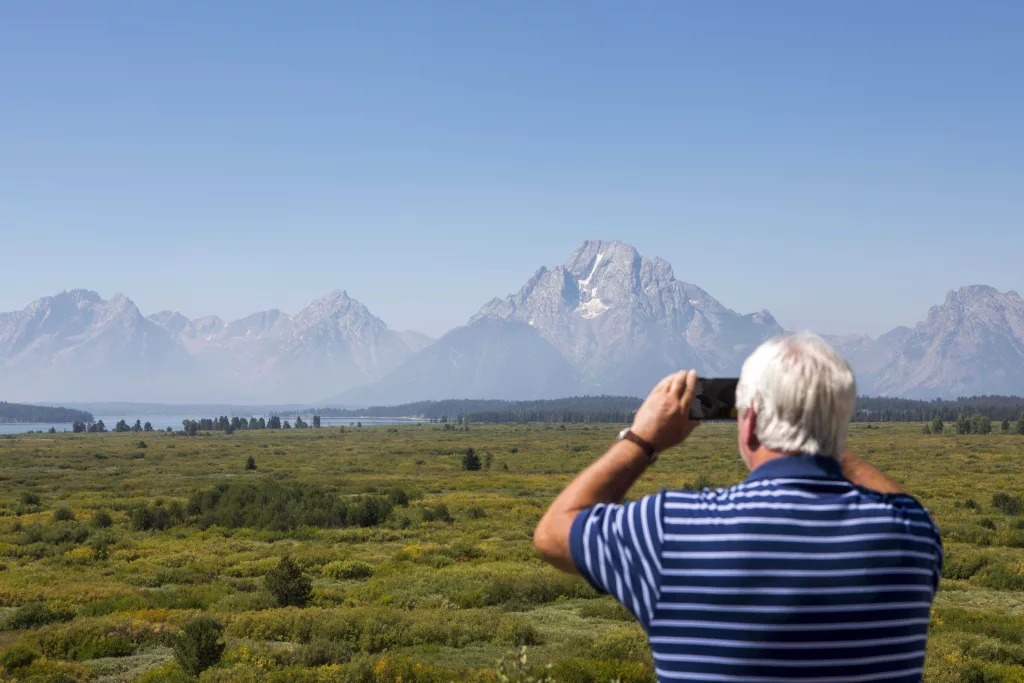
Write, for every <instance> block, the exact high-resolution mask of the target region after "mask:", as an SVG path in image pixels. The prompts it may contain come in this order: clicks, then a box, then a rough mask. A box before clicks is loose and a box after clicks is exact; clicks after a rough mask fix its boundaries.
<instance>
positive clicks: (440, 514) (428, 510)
mask: <svg viewBox="0 0 1024 683" xmlns="http://www.w3.org/2000/svg"><path fill="white" fill-rule="evenodd" d="M421 510H422V512H423V521H424V522H448V523H449V524H450V523H451V522H454V521H455V520H454V519H453V518H452V513H450V512H448V506H447V505H445V504H443V503H440V504H438V505H434V506H433V507H428V506H426V505H425V506H423V507H422V508H421Z"/></svg>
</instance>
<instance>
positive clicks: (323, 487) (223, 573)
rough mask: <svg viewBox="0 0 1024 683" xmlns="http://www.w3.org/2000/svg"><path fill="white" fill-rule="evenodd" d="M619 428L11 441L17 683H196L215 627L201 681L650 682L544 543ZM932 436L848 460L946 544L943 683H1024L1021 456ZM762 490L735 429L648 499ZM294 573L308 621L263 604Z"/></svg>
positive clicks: (1005, 438) (398, 429)
mask: <svg viewBox="0 0 1024 683" xmlns="http://www.w3.org/2000/svg"><path fill="white" fill-rule="evenodd" d="M617 430H618V427H617V426H613V425H599V426H583V425H569V426H566V427H564V428H562V427H561V426H559V425H509V426H471V427H470V428H469V430H468V431H444V430H442V429H441V426H440V425H430V424H421V425H401V426H391V427H363V428H354V427H344V428H343V431H342V429H339V428H338V427H330V428H321V429H305V430H290V431H275V432H269V431H268V432H255V433H254V432H236V433H234V434H230V435H225V434H222V433H212V434H210V435H205V434H201V435H199V436H195V437H183V436H172V435H169V434H163V433H146V434H76V435H72V434H58V435H47V434H39V435H35V434H34V435H16V436H13V435H12V436H8V437H0V651H2V652H0V664H2V665H3V667H4V668H3V669H0V680H38V681H59V680H67V681H79V680H81V681H110V682H114V681H136V680H137V681H176V680H181V681H184V680H190V679H189V678H188V677H187V676H186V675H185V673H184V672H183V671H182V670H181V669H180V668H179V666H178V665H177V664H176V662H175V658H174V655H173V651H172V649H171V646H172V645H173V643H174V642H175V638H176V634H177V633H178V631H179V630H180V628H181V627H182V626H183V625H184V624H185V623H186V622H187V621H188V620H189V619H191V618H193V617H195V616H196V615H199V614H207V615H210V616H212V617H214V618H216V619H217V620H218V621H219V622H220V623H221V624H223V626H224V627H225V630H224V641H225V642H226V649H225V651H224V653H223V658H222V659H221V661H220V663H218V664H216V665H215V666H213V667H212V668H209V669H207V670H206V671H205V672H203V673H202V675H201V677H200V679H201V680H202V681H224V682H228V681H392V680H399V679H400V680H402V681H404V682H405V683H409V682H415V681H449V680H481V681H484V680H496V679H497V674H496V663H497V662H498V660H506V665H505V666H506V668H508V667H512V668H515V665H513V664H510V663H509V660H510V658H513V657H514V655H515V654H516V653H517V650H518V648H519V646H520V645H523V644H525V645H526V646H527V649H526V655H527V664H526V668H528V669H535V670H536V672H537V673H542V672H543V667H545V666H546V665H551V669H550V671H549V674H550V675H551V676H552V677H553V678H554V679H556V680H558V681H563V682H565V683H575V682H584V681H587V682H589V681H608V680H612V679H616V678H618V679H620V680H622V681H623V682H630V681H650V680H653V675H652V669H651V663H650V659H649V657H650V655H649V652H648V649H647V646H646V643H645V641H644V637H643V633H642V631H641V630H640V629H639V627H638V626H636V625H635V624H634V623H633V622H632V619H631V617H630V616H629V615H628V614H627V613H626V612H625V611H624V610H623V609H621V608H620V607H618V606H617V605H616V604H615V603H614V602H612V601H611V600H610V599H608V598H606V597H598V596H597V595H596V594H595V593H594V592H593V591H592V590H591V589H590V588H589V587H587V586H586V585H585V583H584V582H583V581H582V579H578V578H574V577H568V576H564V575H560V574H558V573H557V572H555V571H553V570H550V569H549V568H547V567H546V566H545V565H544V564H543V563H541V562H540V561H539V560H538V559H537V557H536V556H535V554H534V552H533V550H532V547H531V543H530V538H531V534H532V530H533V527H534V525H535V524H536V522H537V520H538V519H539V518H540V515H541V514H542V513H543V511H544V509H545V507H546V505H547V503H548V502H549V501H550V500H551V499H552V497H553V496H554V495H555V494H556V493H557V491H558V490H559V489H560V487H562V486H563V485H564V484H565V483H566V482H567V481H568V480H569V478H570V477H571V475H572V474H573V473H575V472H577V471H578V470H580V469H581V468H582V467H584V466H585V465H586V464H587V463H589V462H590V461H591V460H593V459H594V458H595V457H596V456H597V455H599V454H600V453H601V452H602V451H603V449H604V448H605V447H606V446H607V445H608V444H609V443H610V442H611V439H612V438H613V437H614V435H615V433H616V431H617ZM920 432H921V425H915V424H896V423H888V424H883V425H865V424H855V425H853V427H852V431H851V446H852V447H853V448H854V449H855V450H856V451H857V452H858V453H860V454H861V455H863V456H864V457H865V458H867V459H868V460H869V461H871V462H873V463H874V464H876V465H877V466H879V467H880V468H881V469H882V470H883V471H885V472H886V473H887V474H889V475H890V476H891V477H893V478H894V479H896V480H897V481H899V482H901V483H902V484H903V486H904V487H905V488H906V489H907V490H908V491H910V492H911V493H913V494H915V495H917V496H918V497H919V498H920V499H921V500H922V501H923V502H924V504H925V505H926V506H927V507H928V508H929V510H931V511H932V513H933V515H934V516H935V517H936V519H937V521H938V523H939V526H940V527H941V528H942V530H943V533H944V537H945V544H946V567H945V571H944V574H945V577H946V578H945V579H944V580H943V582H942V587H941V590H940V593H939V596H938V598H937V600H936V608H935V611H934V613H933V623H932V635H931V639H930V645H929V657H928V663H927V670H926V676H925V680H926V681H934V682H939V681H943V682H945V681H986V682H989V681H1018V682H1019V681H1024V503H1022V502H1021V500H1022V499H1021V495H1022V493H1024V437H1021V436H1013V435H1002V434H991V435H985V436H954V435H950V434H944V435H924V434H921V433H920ZM140 440H143V441H144V442H145V445H144V447H143V445H142V444H140V443H139V442H140ZM467 449H473V452H474V455H475V456H477V457H478V458H479V462H480V469H479V470H475V471H467V470H466V469H464V468H463V460H464V456H465V454H466V451H467ZM249 458H252V462H251V463H248V464H249V465H251V466H255V469H247V461H248V460H249ZM471 460H472V459H471ZM744 476H745V472H744V469H743V466H742V463H741V462H740V459H739V457H738V456H737V454H736V449H735V427H733V426H731V425H724V424H719V425H705V426H703V427H701V428H700V429H698V430H697V432H696V433H695V434H694V436H693V437H692V439H691V440H690V441H689V442H688V443H687V444H686V445H685V446H684V447H683V448H679V449H675V450H673V451H671V452H669V453H666V454H665V455H664V456H663V457H662V459H661V460H660V461H659V463H658V466H657V467H655V468H654V469H653V470H651V471H650V472H649V473H648V474H647V475H646V476H645V477H644V479H643V480H642V481H641V482H640V483H639V484H638V486H637V487H636V489H635V490H634V492H633V494H634V495H640V494H645V493H649V492H653V491H656V490H658V489H659V488H661V487H663V486H664V487H669V488H673V487H679V488H683V487H695V486H699V487H703V486H727V485H730V484H732V483H735V482H736V481H738V480H740V479H742V478H743V477H744ZM285 556H287V557H289V558H291V559H292V560H294V562H295V563H296V564H297V565H298V566H299V567H300V568H301V570H302V572H303V573H304V574H305V576H306V577H308V578H309V579H310V580H311V583H312V586H311V595H310V597H309V599H308V602H307V603H306V606H304V607H294V606H293V607H280V606H278V603H277V601H276V599H275V596H274V595H273V594H272V593H271V592H269V591H268V589H267V587H266V586H265V583H264V576H265V575H266V574H267V573H268V571H271V570H272V569H274V568H275V567H277V565H278V563H279V561H280V558H282V557H285ZM4 677H6V678H4Z"/></svg>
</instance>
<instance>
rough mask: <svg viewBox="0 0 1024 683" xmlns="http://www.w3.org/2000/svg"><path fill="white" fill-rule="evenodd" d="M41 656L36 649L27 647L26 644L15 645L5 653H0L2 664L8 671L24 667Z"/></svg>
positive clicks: (0, 664) (0, 662) (0, 663)
mask: <svg viewBox="0 0 1024 683" xmlns="http://www.w3.org/2000/svg"><path fill="white" fill-rule="evenodd" d="M38 656H39V653H37V652H36V651H35V650H32V649H30V648H27V647H25V646H24V645H15V646H14V647H12V648H9V649H7V650H5V651H4V653H3V655H0V666H3V668H4V669H5V670H6V671H7V672H8V673H10V672H13V671H14V670H15V669H22V668H24V667H26V666H28V665H29V664H31V663H32V662H34V661H35V660H36V657H38Z"/></svg>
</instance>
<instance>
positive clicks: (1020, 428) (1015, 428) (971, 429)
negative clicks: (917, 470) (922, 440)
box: [921, 412, 1024, 434]
mask: <svg viewBox="0 0 1024 683" xmlns="http://www.w3.org/2000/svg"><path fill="white" fill-rule="evenodd" d="M949 429H950V430H952V431H955V432H956V433H957V434H991V433H992V432H993V431H996V427H995V426H994V425H993V422H992V420H990V419H989V418H988V417H987V416H985V415H982V414H981V413H974V414H973V415H968V414H967V413H961V414H960V415H959V416H958V417H957V419H956V420H955V421H953V422H952V423H951V424H950V425H949ZM998 429H999V431H1000V432H1002V433H1003V434H1024V412H1022V413H1021V414H1020V416H1019V417H1018V418H1017V419H1016V420H1014V421H1012V422H1011V421H1010V420H1009V419H1007V418H1003V419H1002V421H1000V422H999V427H998ZM921 431H922V432H923V433H925V434H942V433H943V432H945V431H947V427H946V423H945V422H944V421H943V419H942V418H941V417H939V416H938V415H936V416H935V417H934V418H932V421H931V422H925V425H924V428H923V429H922V430H921Z"/></svg>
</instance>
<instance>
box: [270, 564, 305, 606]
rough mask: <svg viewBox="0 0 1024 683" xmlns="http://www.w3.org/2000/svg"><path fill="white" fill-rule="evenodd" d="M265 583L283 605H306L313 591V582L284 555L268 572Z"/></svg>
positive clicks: (279, 603) (278, 602)
mask: <svg viewBox="0 0 1024 683" xmlns="http://www.w3.org/2000/svg"><path fill="white" fill-rule="evenodd" d="M264 585H265V586H266V587H267V590H268V591H270V592H271V594H273V596H274V597H275V598H276V599H277V604H278V605H280V606H281V607H290V606H294V607H305V605H306V603H307V602H308V601H309V596H310V595H311V594H312V592H313V584H312V583H311V582H310V580H309V579H308V578H306V576H305V574H303V573H302V569H301V568H300V567H299V565H297V564H295V561H294V560H292V559H291V558H290V557H288V556H285V557H282V558H281V561H280V562H278V564H277V566H276V567H274V568H273V569H271V570H270V571H269V572H267V575H266V577H264Z"/></svg>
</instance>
